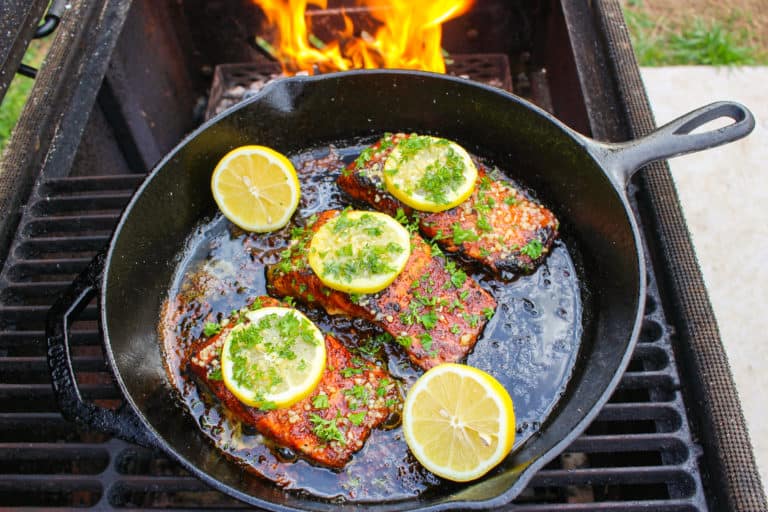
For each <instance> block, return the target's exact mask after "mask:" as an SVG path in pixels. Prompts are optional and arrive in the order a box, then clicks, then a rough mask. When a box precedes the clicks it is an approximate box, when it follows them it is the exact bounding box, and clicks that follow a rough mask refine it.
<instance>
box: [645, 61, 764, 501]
mask: <svg viewBox="0 0 768 512" xmlns="http://www.w3.org/2000/svg"><path fill="white" fill-rule="evenodd" d="M641 72H642V76H643V80H644V81H645V85H646V89H647V90H648V95H649V97H650V100H651V105H652V108H653V110H654V113H655V116H656V122H657V124H659V125H661V124H663V123H665V122H667V121H671V120H672V119H674V118H675V117H678V116H679V115H681V114H684V113H686V112H687V111H689V110H692V109H694V108H696V107H699V106H702V105H705V104H707V103H711V102H713V101H718V100H734V101H738V102H740V103H743V104H744V105H746V106H747V107H748V108H749V109H750V110H752V112H753V113H754V114H755V117H756V118H757V127H756V128H755V131H754V132H753V133H752V134H751V135H750V136H749V137H747V138H746V139H743V140H741V141H739V142H736V143H733V144H730V145H728V146H723V147H720V148H716V149H712V150H709V151H706V152H703V153H698V154H694V155H689V156H684V157H679V158H676V159H673V160H670V167H671V170H672V175H673V177H674V180H675V183H676V185H677V188H678V193H679V195H680V199H681V202H682V205H683V210H684V212H685V216H686V219H687V222H688V228H689V229H690V231H691V235H692V238H693V242H694V245H695V247H696V253H697V255H698V258H699V263H700V265H701V269H702V272H703V274H704V280H705V282H706V284H707V288H708V290H709V294H710V300H711V301H712V305H713V307H714V309H715V315H716V316H717V320H718V324H719V326H720V332H721V334H722V338H723V343H724V345H725V349H726V352H727V353H728V358H729V360H730V364H731V369H732V371H733V374H734V379H735V381H736V386H737V388H738V391H739V394H740V397H741V403H742V407H743V409H744V413H745V416H746V419H747V424H748V427H749V430H750V435H751V438H752V443H753V445H754V448H755V455H756V458H757V463H758V468H759V470H760V474H761V477H762V480H763V485H764V486H766V483H768V408H766V407H765V406H764V402H763V400H764V399H765V396H764V394H765V393H766V392H768V222H767V218H768V85H766V84H768V67H747V68H713V67H706V66H679V67H663V68H643V69H642V70H641Z"/></svg>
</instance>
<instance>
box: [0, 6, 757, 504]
mask: <svg viewBox="0 0 768 512" xmlns="http://www.w3.org/2000/svg"><path fill="white" fill-rule="evenodd" d="M46 3H47V2H45V1H24V2H22V1H16V0H11V1H10V2H6V3H5V4H4V6H3V7H0V13H2V14H3V16H2V19H3V20H6V19H7V20H11V21H17V23H15V24H14V25H12V26H13V27H15V30H14V31H13V33H12V35H13V36H14V37H11V38H10V39H11V40H8V41H6V40H5V39H3V40H0V63H2V66H3V67H2V69H3V70H5V71H6V73H5V74H4V75H3V74H0V91H3V90H4V87H5V85H6V83H7V80H8V75H9V74H10V73H9V72H8V70H15V69H16V68H17V67H18V62H19V60H20V52H19V48H20V47H22V46H23V44H22V43H21V42H20V41H24V40H25V38H27V37H28V34H29V33H31V31H33V30H34V26H35V21H36V20H37V19H39V17H40V15H41V14H42V12H43V11H44V9H45V4H46ZM3 10H7V11H8V13H7V15H6V13H5V12H4V11H3ZM10 16H13V18H11V17H10ZM259 22H260V19H259V15H258V11H257V10H256V9H254V8H253V6H252V5H251V3H250V2H249V1H248V0H243V1H242V2H240V1H231V0H230V1H223V0H209V1H207V2H203V1H201V0H200V1H191V0H190V1H184V2H171V1H168V2H165V1H161V2H156V1H154V0H134V1H133V2H130V1H122V2H97V1H95V0H73V1H72V2H71V8H70V9H68V10H67V11H66V12H65V14H64V15H63V17H62V19H61V27H60V28H59V30H58V31H57V32H56V35H55V38H56V39H55V41H54V42H53V46H52V50H51V53H50V55H49V57H48V59H47V62H46V64H45V65H44V66H43V68H42V69H41V70H40V73H39V75H38V79H37V83H36V84H35V87H34V90H33V93H32V101H30V102H29V104H28V105H27V107H26V108H25V111H24V113H23V117H22V119H21V121H20V124H19V127H18V128H17V131H16V133H15V135H14V137H13V139H12V140H11V141H10V143H9V145H8V148H7V151H6V153H5V155H4V160H3V162H2V166H0V169H1V170H2V174H0V208H2V218H0V265H1V267H0V268H2V270H1V271H0V474H2V476H1V477H0V505H2V506H4V507H6V508H10V509H14V508H16V507H18V508H22V507H30V506H33V507H50V508H54V509H55V508H70V507H74V506H82V507H97V508H100V509H110V508H112V509H132V508H134V509H139V508H141V509H147V508H154V509H165V508H173V509H186V508H189V509H191V508H195V509H198V508H209V509H221V508H238V507H241V506H242V504H241V503H239V502H237V501H235V500H233V499H231V498H229V497H227V496H224V495H222V494H220V493H218V492H216V491H213V490H211V489H209V488H208V487H206V486H205V485H204V484H202V483H201V482H200V481H199V480H197V479H196V478H194V477H192V476H190V475H189V474H187V473H186V472H185V471H184V470H183V469H181V468H180V467H179V466H178V465H177V464H176V463H174V462H172V461H170V460H169V459H167V458H166V457H164V456H162V455H159V454H157V453H153V452H152V451H150V450H147V449H144V448H141V447H138V446H134V445H131V444H129V443H126V442H123V441H120V440H117V439H113V438H110V437H109V436H106V435H104V434H100V433H97V432H91V431H87V430H85V429H83V428H81V427H79V426H77V425H75V424H72V423H70V422H68V421H67V420H65V419H64V418H63V417H62V416H61V414H60V413H59V412H58V407H57V405H56V402H55V398H54V395H53V392H52V389H51V385H50V376H49V373H48V367H47V363H46V357H45V351H46V348H45V341H44V334H43V329H44V327H45V316H46V313H47V310H48V308H49V307H50V305H51V303H52V302H53V300H54V298H55V297H56V296H57V295H58V294H59V293H60V292H61V291H62V290H63V289H64V288H65V287H66V286H67V285H68V284H69V283H70V282H71V281H72V279H73V278H74V276H75V275H76V274H77V273H78V272H80V271H81V270H82V269H83V268H84V267H85V266H86V264H87V263H88V262H89V261H90V260H91V258H92V257H93V256H94V255H95V254H96V253H97V252H98V251H99V250H100V249H101V248H103V247H104V246H105V245H106V244H107V242H108V240H109V236H110V233H111V230H112V229H113V227H114V226H115V224H116V222H117V219H118V217H119V214H120V211H121V209H122V208H123V206H124V205H125V204H126V203H127V201H128V199H129V197H130V196H131V193H132V191H133V190H134V189H135V188H136V187H137V186H138V185H139V184H140V182H141V180H142V178H143V176H144V174H145V173H146V172H147V171H148V169H149V168H150V167H151V165H152V164H153V163H154V162H155V161H156V160H157V159H158V158H159V157H160V156H161V155H162V154H163V153H164V152H166V151H167V150H169V149H170V148H171V147H172V146H173V145H174V144H175V143H176V142H177V141H178V140H179V139H180V138H181V136H182V135H183V134H184V133H185V132H187V131H188V130H190V129H191V128H193V127H194V126H195V125H196V124H198V123H199V122H200V121H201V120H202V118H203V117H204V116H205V115H206V111H207V112H208V113H209V114H210V113H211V112H212V111H213V110H211V109H215V108H216V105H219V104H220V102H219V101H218V100H221V99H222V98H223V96H224V94H225V93H226V87H222V86H221V84H222V83H225V82H226V80H225V79H226V77H227V72H229V71H232V69H231V68H226V67H225V66H220V67H218V68H217V67H216V66H217V65H220V64H226V63H242V62H254V61H256V60H257V59H259V58H261V57H262V56H260V55H259V54H258V50H257V49H255V48H254V46H253V45H252V44H251V43H250V41H251V40H252V37H253V31H254V30H255V29H256V28H257V27H258V26H259ZM3 23H4V22H3ZM0 33H4V31H0ZM445 46H446V48H447V49H448V50H449V51H451V52H454V53H465V54H467V53H468V54H480V53H482V54H489V53H495V54H503V55H505V56H506V58H507V60H508V62H509V70H510V74H509V77H508V80H506V83H507V85H508V86H509V85H511V87H512V88H513V89H514V91H515V92H516V93H517V94H520V95H523V96H525V97H527V98H528V99H530V100H531V101H533V102H535V103H538V104H539V105H541V106H543V107H544V108H546V109H548V110H550V111H552V112H554V113H555V115H557V116H558V117H559V118H560V119H563V120H564V121H565V122H566V123H568V124H569V125H571V126H572V127H574V128H576V129H577V130H580V131H581V132H583V133H585V134H591V135H592V136H594V137H596V138H599V139H604V140H625V139H628V138H630V137H636V136H639V135H642V134H644V133H646V132H648V131H649V130H650V128H651V127H652V124H653V122H652V118H651V116H650V113H649V109H648V104H647V99H646V97H645V95H644V92H643V89H642V86H641V83H640V81H639V74H638V71H637V67H636V65H635V63H634V58H633V56H632V54H631V48H630V47H629V41H628V36H627V33H626V30H625V28H624V25H623V19H622V17H621V11H620V9H619V5H618V2H617V1H612V0H605V1H593V2H588V1H587V0H562V1H556V0H541V1H538V2H529V1H522V0H520V1H512V2H497V1H493V0H487V1H483V0H481V1H479V2H478V3H477V5H476V6H475V7H474V8H473V10H472V11H471V12H470V13H469V14H467V15H466V16H464V17H462V18H460V19H457V20H455V21H453V22H451V23H449V24H448V26H447V27H446V30H445ZM502 68H503V66H502ZM259 70H263V68H259ZM259 72H262V71H259ZM213 75H215V77H214V76H213ZM501 75H504V72H503V71H502V72H501ZM214 78H215V79H214ZM495 78H496V79H499V80H501V81H502V82H504V81H505V76H497V77H495ZM226 83H229V82H226ZM212 84H213V87H212ZM217 84H218V85H217ZM217 87H218V89H217ZM209 88H210V90H209ZM208 96H210V97H212V98H214V101H211V102H209V101H207V100H208ZM237 99H238V98H237V97H232V98H228V100H231V101H236V100H237ZM206 106H207V107H206ZM30 148H35V150H34V151H32V150H30ZM631 197H632V198H633V201H634V205H633V206H634V207H635V209H636V212H637V213H638V214H639V215H640V219H641V224H642V228H643V233H644V236H645V243H646V253H647V254H648V255H649V256H648V271H649V274H648V295H647V298H646V314H645V319H644V323H643V330H642V333H641V337H640V343H639V344H638V347H637V349H636V351H635V353H634V356H633V359H632V362H631V364H630V367H629V369H628V371H627V372H626V374H625V375H624V377H623V379H622V381H621V384H620V386H619V388H618V389H617V391H616V392H615V393H614V395H613V397H612V398H611V400H610V402H609V403H608V404H607V406H606V407H605V408H604V409H603V410H602V412H601V413H600V415H599V416H598V418H597V420H596V421H595V422H594V423H593V424H592V426H591V427H590V428H589V429H588V430H587V432H586V433H585V434H584V435H582V436H581V437H580V438H578V439H577V441H576V442H575V443H573V444H572V445H571V446H570V447H569V448H568V450H567V451H566V452H565V453H564V454H563V455H562V456H561V457H559V458H558V459H556V460H555V461H553V462H552V463H550V464H549V465H548V466H547V467H546V468H545V469H544V470H542V471H540V472H539V473H538V474H537V475H536V476H535V477H534V479H533V481H532V482H531V484H530V486H529V487H528V489H526V491H524V492H523V494H521V495H520V496H519V497H518V498H517V500H515V502H514V504H513V505H511V506H510V509H511V510H516V511H543V510H601V511H643V510H654V511H706V510H766V509H768V508H767V507H766V503H765V497H764V495H763V492H762V487H761V485H760V480H759V477H758V476H757V472H756V470H755V466H754V460H753V456H752V452H751V447H750V445H749V440H748V437H747V435H746V431H745V427H744V421H743V417H742V414H741V410H740V407H739V404H738V400H737V397H736V393H735V390H734V387H733V382H732V380H731V376H730V373H729V371H728V367H727V363H726V361H725V357H724V354H723V350H722V345H721V343H720V340H719V335H718V332H717V327H716V324H715V322H714V317H713V315H712V311H711V308H710V306H709V303H708V301H707V298H706V292H705V290H704V288H703V283H702V279H701V275H700V273H699V271H698V267H697V266H696V262H695V257H694V255H693V252H692V248H691V245H690V241H689V239H688V235H687V231H686V229H685V225H684V221H683V218H682V214H681V212H680V208H679V205H678V203H677V199H676V195H675V191H674V187H673V185H672V182H671V178H670V176H669V173H668V169H667V168H666V166H665V165H663V164H654V165H651V166H649V169H647V170H646V171H645V172H644V173H640V175H639V177H638V178H636V180H635V182H634V183H633V184H632V187H631ZM72 329H73V333H74V335H73V344H74V346H75V348H74V353H73V356H74V365H75V370H76V374H77V379H78V382H79V384H80V389H81V390H82V391H83V393H84V395H85V397H86V398H87V399H89V400H93V401H96V402H97V403H99V404H100V405H104V406H108V407H117V406H119V404H120V399H119V396H118V394H117V392H116V390H115V388H114V386H113V384H112V380H111V376H110V375H109V373H108V371H107V370H106V366H105V363H104V360H103V357H102V353H101V348H100V345H99V332H98V323H97V306H96V304H94V303H92V304H90V305H88V306H87V307H86V308H85V310H84V312H83V313H82V314H81V315H80V318H79V320H78V321H77V322H76V323H75V324H74V325H73V326H72Z"/></svg>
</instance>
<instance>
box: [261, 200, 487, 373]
mask: <svg viewBox="0 0 768 512" xmlns="http://www.w3.org/2000/svg"><path fill="white" fill-rule="evenodd" d="M339 214H340V212H339V211H337V210H328V211H325V212H322V213H321V214H320V215H319V216H317V217H316V218H314V219H310V222H309V223H308V225H307V226H306V227H305V228H298V229H296V230H294V233H293V235H294V236H293V239H292V241H291V246H290V247H289V248H288V249H286V250H285V251H284V252H283V253H282V254H281V257H282V259H281V261H280V262H278V263H276V264H274V265H271V266H268V267H267V283H268V290H269V291H270V293H272V294H275V295H279V296H282V297H285V296H289V297H295V298H297V299H299V300H301V301H302V302H305V303H307V304H310V305H320V306H322V307H323V308H324V309H325V310H326V311H327V312H328V314H330V315H339V314H341V315H347V316H350V317H357V318H362V319H365V320H367V321H369V322H371V323H373V324H375V325H377V326H379V327H380V328H381V329H382V330H384V331H385V332H387V333H389V334H390V335H391V336H392V337H393V338H394V339H395V340H396V341H397V342H398V343H399V344H400V345H402V346H403V348H404V349H405V351H406V352H407V354H408V357H409V358H410V360H411V361H412V362H413V363H414V364H416V365H418V366H420V367H421V368H424V369H425V370H426V369H429V368H432V367H433V366H436V365H438V364H441V363H445V362H457V361H460V360H461V359H463V358H464V357H465V356H466V355H467V354H468V353H469V352H470V351H471V350H472V348H473V347H474V346H475V343H476V342H477V339H478V337H479V336H480V333H481V332H482V330H483V327H484V326H485V324H486V322H487V321H488V319H489V318H490V317H491V316H493V313H494V311H495V309H496V301H495V300H494V299H493V297H491V295H490V294H489V293H488V292H486V291H485V290H483V289H482V288H481V287H480V285H479V284H477V282H476V281H475V280H474V279H472V278H471V277H469V276H467V275H466V274H465V273H464V272H463V271H462V270H461V269H460V268H458V267H457V266H456V264H455V263H454V262H453V261H450V260H446V259H445V258H444V257H435V256H433V255H432V247H430V245H429V244H427V243H426V242H425V241H424V239H422V238H421V237H420V236H419V235H418V234H415V233H414V234H412V237H411V255H410V257H409V259H408V262H407V263H406V265H405V269H404V270H403V272H401V273H400V275H398V276H397V278H395V280H394V281H393V282H392V284H390V285H389V286H388V287H387V288H385V289H384V290H382V291H380V292H377V293H373V294H366V295H355V294H351V295H350V294H347V293H343V292H340V291H336V290H332V289H331V288H328V287H326V286H325V285H323V283H322V281H320V279H319V278H318V277H317V275H315V273H314V272H313V271H312V268H311V267H310V266H309V262H308V260H307V252H308V247H309V243H310V241H311V239H312V234H313V233H314V232H315V231H317V230H318V229H319V228H320V226H322V225H323V224H325V223H326V222H328V221H329V220H331V219H333V218H334V217H336V216H337V215H339Z"/></svg>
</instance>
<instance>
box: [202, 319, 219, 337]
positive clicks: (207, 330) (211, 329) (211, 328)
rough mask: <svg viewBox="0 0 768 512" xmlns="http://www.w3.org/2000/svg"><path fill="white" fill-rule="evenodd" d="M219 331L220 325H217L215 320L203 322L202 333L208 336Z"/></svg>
mask: <svg viewBox="0 0 768 512" xmlns="http://www.w3.org/2000/svg"><path fill="white" fill-rule="evenodd" d="M220 332H221V325H219V324H218V323H216V322H205V325H204V326H203V334H205V335H206V336H208V337H211V336H213V335H214V334H219V333H220Z"/></svg>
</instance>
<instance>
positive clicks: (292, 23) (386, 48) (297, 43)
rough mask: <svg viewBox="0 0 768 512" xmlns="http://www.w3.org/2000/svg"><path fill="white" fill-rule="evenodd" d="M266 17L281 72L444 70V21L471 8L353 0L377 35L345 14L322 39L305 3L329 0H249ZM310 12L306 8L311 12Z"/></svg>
mask: <svg viewBox="0 0 768 512" xmlns="http://www.w3.org/2000/svg"><path fill="white" fill-rule="evenodd" d="M253 1H254V3H256V4H257V5H258V6H259V7H261V9H262V10H263V11H264V14H265V15H266V18H267V21H268V23H269V25H270V30H271V31H272V32H274V44H268V43H262V46H266V47H268V51H269V52H270V53H272V55H273V56H274V57H275V58H276V59H277V60H278V61H280V63H281V65H282V66H283V71H284V72H285V73H286V74H289V75H292V74H295V73H297V72H299V71H308V72H309V73H315V72H321V73H325V72H329V71H344V70H347V69H356V68H400V69H421V70H426V71H435V72H438V73H445V61H444V60H443V55H442V50H441V46H440V43H441V39H442V24H443V23H444V22H446V21H448V20H450V19H452V18H456V17H458V16H460V15H462V14H464V13H465V12H467V11H468V10H469V8H470V7H471V5H472V3H473V0H435V1H430V2H413V1H409V0H357V1H358V3H359V4H360V5H362V6H364V7H367V8H369V10H368V12H369V14H370V16H371V17H372V18H373V20H375V22H376V23H377V24H378V28H377V29H376V33H375V35H373V36H372V35H370V34H369V33H368V32H366V31H365V30H362V29H360V28H356V27H355V25H354V23H353V21H352V18H350V16H348V13H345V12H344V11H343V10H342V11H341V15H342V18H343V22H344V27H343V28H342V29H339V30H336V32H335V33H334V34H333V36H334V37H333V39H332V40H331V41H321V40H319V39H318V38H317V37H316V35H315V34H313V32H312V27H311V26H310V25H311V22H309V23H308V18H309V19H311V18H312V17H311V16H309V17H308V16H307V6H312V7H315V8H319V9H327V5H328V1H327V0H253ZM311 12H312V10H310V13H311Z"/></svg>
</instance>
